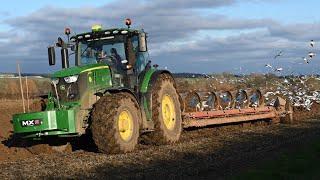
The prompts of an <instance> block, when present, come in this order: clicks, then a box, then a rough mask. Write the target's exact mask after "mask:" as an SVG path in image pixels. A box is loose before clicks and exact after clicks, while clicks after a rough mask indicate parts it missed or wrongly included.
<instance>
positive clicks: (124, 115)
mask: <svg viewBox="0 0 320 180" xmlns="http://www.w3.org/2000/svg"><path fill="white" fill-rule="evenodd" d="M118 128H119V133H120V136H121V138H122V139H123V140H125V141H128V140H129V139H130V138H131V136H132V133H133V129H132V128H133V119H132V115H131V114H130V113H129V112H128V111H126V110H123V111H121V113H120V115H119V119H118Z"/></svg>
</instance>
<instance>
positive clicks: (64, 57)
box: [61, 48, 69, 68]
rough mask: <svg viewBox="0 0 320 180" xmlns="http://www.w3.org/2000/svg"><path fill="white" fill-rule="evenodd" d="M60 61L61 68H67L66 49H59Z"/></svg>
mask: <svg viewBox="0 0 320 180" xmlns="http://www.w3.org/2000/svg"><path fill="white" fill-rule="evenodd" d="M61 61H62V68H68V67H69V59H68V49H66V48H62V49H61Z"/></svg>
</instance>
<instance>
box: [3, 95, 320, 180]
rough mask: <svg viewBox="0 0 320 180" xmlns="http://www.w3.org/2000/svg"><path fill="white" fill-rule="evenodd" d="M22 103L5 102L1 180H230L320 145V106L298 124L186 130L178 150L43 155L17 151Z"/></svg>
mask: <svg viewBox="0 0 320 180" xmlns="http://www.w3.org/2000/svg"><path fill="white" fill-rule="evenodd" d="M21 112H23V110H22V105H21V101H0V142H1V143H0V169H1V171H0V178H1V179H3V178H5V179H47V178H59V179H60V178H61V179H70V178H71V179H88V178H89V179H118V178H134V179H163V178H166V179H177V178H198V177H200V178H201V177H202V178H214V177H216V178H223V179H225V178H228V177H230V176H232V175H234V174H236V173H237V172H239V171H240V170H243V168H246V167H247V166H252V164H255V163H259V162H260V163H261V161H262V160H264V159H267V160H268V159H270V158H276V157H277V156H279V154H281V153H282V152H283V151H282V149H288V148H290V149H294V148H295V146H301V144H303V143H307V142H308V141H310V140H312V139H319V140H320V120H317V119H320V118H319V117H320V105H318V104H314V105H313V107H312V111H295V113H294V115H295V120H296V121H295V122H294V123H293V124H276V125H268V124H267V123H259V122H256V123H246V124H237V125H229V126H215V127H209V128H194V129H187V130H184V131H183V133H182V136H181V139H180V140H179V142H177V143H176V144H174V145H166V146H152V145H145V144H143V142H142V143H141V144H139V145H138V147H137V149H136V150H135V151H134V152H132V153H127V154H116V155H106V154H102V153H97V152H90V151H88V150H87V149H85V148H84V149H81V148H78V149H77V150H74V151H73V152H69V153H52V151H50V150H49V149H48V147H47V146H38V148H39V151H42V152H43V154H33V153H31V151H30V149H27V148H24V147H14V146H12V144H13V143H16V142H14V140H15V139H12V137H11V135H12V130H13V128H12V124H11V122H10V120H11V118H12V115H13V114H14V113H21ZM36 148H37V147H36Z"/></svg>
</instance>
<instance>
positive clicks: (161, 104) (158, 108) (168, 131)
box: [148, 74, 182, 145]
mask: <svg viewBox="0 0 320 180" xmlns="http://www.w3.org/2000/svg"><path fill="white" fill-rule="evenodd" d="M152 121H153V122H154V131H153V132H151V133H150V134H149V135H148V137H149V139H151V141H152V143H153V144H156V145H163V144H172V143H174V142H176V141H178V140H179V138H180V135H181V130H182V126H181V123H182V119H181V110H180V103H179V96H178V93H177V91H176V88H175V86H174V81H173V79H172V77H171V76H170V75H168V74H161V75H159V77H158V80H157V82H156V84H155V87H154V89H153V91H152Z"/></svg>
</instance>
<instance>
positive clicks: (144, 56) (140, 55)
mask: <svg viewBox="0 0 320 180" xmlns="http://www.w3.org/2000/svg"><path fill="white" fill-rule="evenodd" d="M131 40H132V44H133V49H134V53H135V59H136V62H135V71H136V73H137V74H140V72H141V71H143V70H144V69H145V67H146V65H147V63H148V61H149V54H148V52H140V51H139V38H138V36H133V37H132V39H131Z"/></svg>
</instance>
